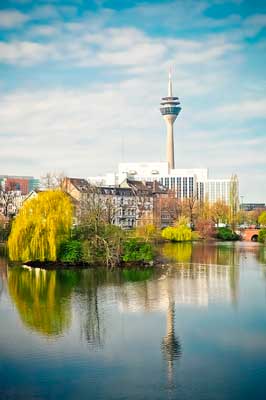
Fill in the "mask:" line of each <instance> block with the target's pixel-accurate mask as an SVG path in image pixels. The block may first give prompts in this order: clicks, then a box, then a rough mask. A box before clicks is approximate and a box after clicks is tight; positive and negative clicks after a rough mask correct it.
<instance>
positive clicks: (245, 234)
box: [240, 228, 260, 242]
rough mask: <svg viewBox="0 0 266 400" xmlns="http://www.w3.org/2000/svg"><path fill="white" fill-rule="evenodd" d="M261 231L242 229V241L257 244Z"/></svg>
mask: <svg viewBox="0 0 266 400" xmlns="http://www.w3.org/2000/svg"><path fill="white" fill-rule="evenodd" d="M259 231H260V230H259V229H258V228H247V229H241V231H240V236H241V238H242V240H245V241H249V242H250V241H252V242H257V241H258V235H259Z"/></svg>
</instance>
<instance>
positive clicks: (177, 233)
mask: <svg viewBox="0 0 266 400" xmlns="http://www.w3.org/2000/svg"><path fill="white" fill-rule="evenodd" d="M162 237H163V238H164V239H167V240H171V242H184V241H188V240H191V239H192V231H191V229H190V228H189V227H188V226H187V225H179V226H176V227H172V226H168V227H167V228H165V229H164V230H163V231H162Z"/></svg>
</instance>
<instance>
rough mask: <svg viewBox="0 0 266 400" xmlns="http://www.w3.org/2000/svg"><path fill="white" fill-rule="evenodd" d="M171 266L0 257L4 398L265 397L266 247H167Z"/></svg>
mask: <svg viewBox="0 0 266 400" xmlns="http://www.w3.org/2000/svg"><path fill="white" fill-rule="evenodd" d="M160 252H161V253H162V255H163V257H164V258H165V264H164V266H162V267H160V268H154V269H149V268H148V269H146V270H113V271H109V270H106V269H97V270H95V269H88V270H78V271H70V270H62V271H45V270H40V269H30V268H23V267H22V266H17V267H13V266H12V267H10V266H8V261H7V258H6V257H4V256H0V399H1V400H2V399H4V400H6V399H15V400H20V399H21V400H22V399H23V400H31V399H34V400H44V399H45V400H46V399H49V400H54V399H56V400H61V399H62V400H63V399H64V400H70V399H71V400H72V399H75V400H76V399H78V400H79V399H80V400H83V399H93V400H97V399H114V400H119V399H121V400H122V399H134V400H138V399H143V400H144V399H152V400H156V399H182V400H186V399H188V400H189V399H193V400H194V399H195V400H201V399H202V400H208V399H210V400H214V399H217V400H218V399H219V400H223V399H226V400H228V399H234V400H238V399H239V400H240V399H241V400H243V399H263V398H265V382H266V247H264V246H262V245H259V244H257V243H247V242H246V243H244V242H243V243H242V242H238V243H215V242H214V243H209V244H206V243H195V244H193V245H192V244H190V243H189V244H182V243H180V244H165V245H164V246H162V248H161V249H160Z"/></svg>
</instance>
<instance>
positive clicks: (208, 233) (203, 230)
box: [196, 218, 215, 239]
mask: <svg viewBox="0 0 266 400" xmlns="http://www.w3.org/2000/svg"><path fill="white" fill-rule="evenodd" d="M196 230H197V231H198V232H199V235H200V237H201V238H203V239H209V238H212V237H214V236H215V230H214V226H213V222H212V221H209V220H208V219H204V218H201V219H199V220H198V222H197V224H196Z"/></svg>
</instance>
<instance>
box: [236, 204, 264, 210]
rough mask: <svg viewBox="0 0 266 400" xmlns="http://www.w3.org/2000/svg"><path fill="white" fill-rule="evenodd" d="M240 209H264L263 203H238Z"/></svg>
mask: <svg viewBox="0 0 266 400" xmlns="http://www.w3.org/2000/svg"><path fill="white" fill-rule="evenodd" d="M240 208H241V210H244V211H253V210H266V204H265V203H242V204H241V205H240Z"/></svg>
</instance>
